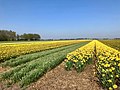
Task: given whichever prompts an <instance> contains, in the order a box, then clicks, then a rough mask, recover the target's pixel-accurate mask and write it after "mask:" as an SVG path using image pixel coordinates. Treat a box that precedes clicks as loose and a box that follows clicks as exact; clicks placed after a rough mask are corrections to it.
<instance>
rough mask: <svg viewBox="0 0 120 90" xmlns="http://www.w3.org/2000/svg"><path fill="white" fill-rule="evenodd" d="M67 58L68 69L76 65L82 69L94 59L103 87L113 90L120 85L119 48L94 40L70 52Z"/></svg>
mask: <svg viewBox="0 0 120 90" xmlns="http://www.w3.org/2000/svg"><path fill="white" fill-rule="evenodd" d="M95 57H96V58H95ZM66 58H67V60H66V69H67V70H71V68H72V67H74V68H75V69H76V70H77V71H82V70H83V69H84V67H85V66H86V64H87V63H88V62H91V60H93V61H95V63H94V64H95V69H96V71H95V73H96V76H97V78H98V79H99V83H100V84H101V85H102V87H103V88H107V89H109V90H113V89H117V88H118V86H119V85H120V52H119V51H118V50H115V49H114V48H111V47H109V46H107V45H105V44H103V43H101V42H99V41H96V40H94V41H92V42H90V43H89V44H87V45H85V46H83V47H81V48H79V49H77V50H75V51H73V52H71V53H69V54H68V55H67V57H66Z"/></svg>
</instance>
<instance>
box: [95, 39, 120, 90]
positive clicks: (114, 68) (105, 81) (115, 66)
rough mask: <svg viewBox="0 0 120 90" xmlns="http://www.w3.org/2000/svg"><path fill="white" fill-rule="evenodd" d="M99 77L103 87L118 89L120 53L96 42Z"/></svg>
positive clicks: (110, 89)
mask: <svg viewBox="0 0 120 90" xmlns="http://www.w3.org/2000/svg"><path fill="white" fill-rule="evenodd" d="M96 52H97V53H96V55H97V60H98V61H97V64H96V66H97V76H98V78H99V80H100V82H101V83H102V85H103V87H105V88H108V89H109V90H113V89H115V88H117V85H116V83H119V82H118V81H119V77H120V52H119V51H118V50H115V49H113V48H111V47H109V46H107V45H105V44H103V43H101V42H99V41H96Z"/></svg>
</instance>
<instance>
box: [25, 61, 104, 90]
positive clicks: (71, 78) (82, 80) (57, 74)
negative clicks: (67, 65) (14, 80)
mask: <svg viewBox="0 0 120 90" xmlns="http://www.w3.org/2000/svg"><path fill="white" fill-rule="evenodd" d="M93 69H94V68H93V65H88V66H87V67H86V68H85V70H84V71H82V72H81V73H77V72H76V71H75V70H72V71H66V70H65V69H64V62H63V63H61V64H60V65H59V66H57V67H56V68H55V69H53V70H51V71H49V72H48V73H47V74H45V75H44V76H43V77H42V78H40V79H39V80H38V81H37V82H35V83H33V84H31V85H30V87H28V88H27V90H103V89H102V88H101V87H100V86H99V85H98V84H97V82H96V80H95V77H94V73H93Z"/></svg>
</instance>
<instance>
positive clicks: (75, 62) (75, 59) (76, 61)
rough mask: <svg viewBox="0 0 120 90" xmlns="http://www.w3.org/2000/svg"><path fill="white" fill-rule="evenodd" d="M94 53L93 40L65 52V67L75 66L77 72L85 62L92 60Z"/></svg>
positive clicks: (82, 67) (68, 68)
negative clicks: (69, 51)
mask: <svg viewBox="0 0 120 90" xmlns="http://www.w3.org/2000/svg"><path fill="white" fill-rule="evenodd" d="M93 54H94V41H92V42H90V43H88V44H86V45H85V46H82V47H80V48H78V49H76V50H75V51H73V52H71V53H68V54H67V57H66V58H67V60H66V69H67V70H71V69H72V68H75V69H76V70H77V72H81V71H82V70H83V69H84V68H85V66H86V64H88V63H90V62H92V59H93Z"/></svg>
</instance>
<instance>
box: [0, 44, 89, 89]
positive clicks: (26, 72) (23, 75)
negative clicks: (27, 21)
mask: <svg viewBox="0 0 120 90" xmlns="http://www.w3.org/2000/svg"><path fill="white" fill-rule="evenodd" d="M86 43H88V42H81V43H78V44H74V45H70V46H65V47H66V48H65V47H61V49H60V50H58V49H54V50H56V51H54V52H53V51H52V52H53V53H49V54H47V55H44V56H40V57H39V58H36V59H32V60H31V61H28V62H26V63H25V64H24V63H21V64H20V65H18V66H16V67H13V68H11V69H10V70H8V71H6V72H4V73H1V74H0V77H1V81H2V82H4V81H7V83H8V84H14V83H18V84H19V85H20V86H21V87H23V86H26V85H29V84H30V83H31V82H33V81H36V80H37V79H38V78H39V77H40V76H42V75H43V74H44V73H46V72H47V71H49V70H50V69H52V68H54V67H55V66H57V65H58V64H59V63H61V62H62V61H63V59H64V58H65V56H66V54H67V53H69V52H71V51H73V50H75V49H76V48H78V47H80V46H83V45H85V44H86ZM57 50H58V51H57ZM48 51H51V50H48ZM30 56H31V55H30ZM23 59H24V58H23ZM13 61H14V60H13ZM11 63H13V62H11Z"/></svg>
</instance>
